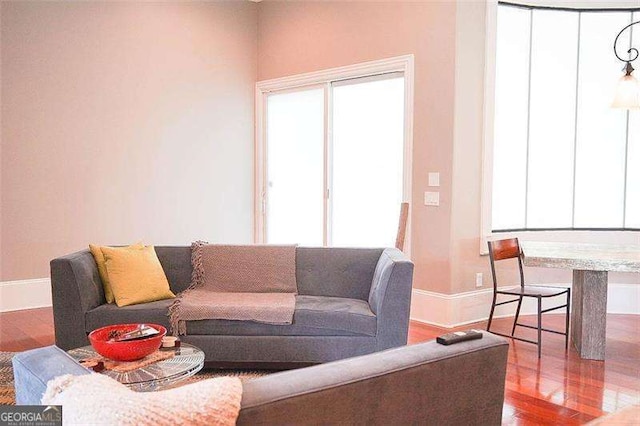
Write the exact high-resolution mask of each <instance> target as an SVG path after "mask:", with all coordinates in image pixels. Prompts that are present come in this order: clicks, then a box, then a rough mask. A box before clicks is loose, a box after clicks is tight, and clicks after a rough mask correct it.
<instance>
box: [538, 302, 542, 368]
mask: <svg viewBox="0 0 640 426" xmlns="http://www.w3.org/2000/svg"><path fill="white" fill-rule="evenodd" d="M541 355H542V297H538V358H540V357H541Z"/></svg>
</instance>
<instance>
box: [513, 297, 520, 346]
mask: <svg viewBox="0 0 640 426" xmlns="http://www.w3.org/2000/svg"><path fill="white" fill-rule="evenodd" d="M520 306H522V296H520V300H518V308H517V309H516V318H515V319H514V320H513V328H511V337H513V335H514V333H515V332H516V325H517V324H518V316H519V315H520Z"/></svg>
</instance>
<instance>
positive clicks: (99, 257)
mask: <svg viewBox="0 0 640 426" xmlns="http://www.w3.org/2000/svg"><path fill="white" fill-rule="evenodd" d="M105 247H106V246H105ZM112 248H115V249H118V250H132V249H133V250H140V249H143V248H144V244H142V243H135V244H132V245H130V246H128V247H112ZM89 250H91V254H92V255H93V258H94V259H95V260H96V264H97V265H98V273H99V274H100V280H101V281H102V287H103V288H104V297H105V299H107V303H113V302H114V301H115V299H114V298H113V292H112V291H111V285H110V284H109V274H107V267H106V266H105V264H104V255H103V254H102V247H101V246H98V245H95V244H89Z"/></svg>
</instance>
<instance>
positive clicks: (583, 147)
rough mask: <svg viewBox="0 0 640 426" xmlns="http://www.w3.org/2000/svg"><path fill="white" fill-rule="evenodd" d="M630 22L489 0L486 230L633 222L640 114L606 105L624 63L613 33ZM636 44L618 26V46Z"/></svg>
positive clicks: (639, 201) (623, 17)
mask: <svg viewBox="0 0 640 426" xmlns="http://www.w3.org/2000/svg"><path fill="white" fill-rule="evenodd" d="M638 19H640V10H638V11H630V10H624V11H623V10H615V11H588V10H570V9H561V10H560V9H558V10H554V9H549V8H535V7H521V6H515V5H509V4H499V6H498V12H497V35H496V59H495V60H496V64H495V65H496V69H495V114H494V123H493V124H494V126H493V131H494V138H493V161H492V162H493V174H492V185H493V187H492V203H491V229H492V230H493V231H494V232H496V231H518V230H541V229H542V230H554V229H555V230H558V229H565V230H572V229H615V230H639V229H640V170H639V169H640V167H638V165H639V164H640V117H638V115H640V113H638V112H631V113H629V112H627V111H625V110H619V109H612V108H611V107H610V104H611V101H612V99H613V94H614V90H615V85H616V84H617V81H618V79H619V78H620V77H621V76H622V71H621V69H622V66H623V65H624V64H623V63H621V62H620V61H618V60H617V59H616V57H615V55H614V54H613V52H612V45H613V40H614V38H615V37H616V35H617V33H618V32H619V31H620V30H621V29H622V28H623V27H624V26H626V25H628V24H630V23H631V22H633V21H637V20H638ZM632 39H633V40H632ZM632 42H633V44H632ZM639 43H640V33H639V32H637V31H636V32H635V33H632V32H631V31H628V30H627V31H625V32H624V33H623V34H622V35H621V37H620V41H619V46H623V48H624V49H625V51H626V49H627V48H628V47H631V46H632V45H634V46H637V45H638V44H639ZM626 46H628V47H626ZM621 49H622V48H621ZM620 53H622V52H620Z"/></svg>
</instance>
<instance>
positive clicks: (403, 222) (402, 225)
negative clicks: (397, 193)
mask: <svg viewBox="0 0 640 426" xmlns="http://www.w3.org/2000/svg"><path fill="white" fill-rule="evenodd" d="M408 219H409V203H402V204H400V220H398V234H397V236H396V248H397V249H398V250H400V251H404V239H405V235H406V233H407V221H408Z"/></svg>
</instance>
